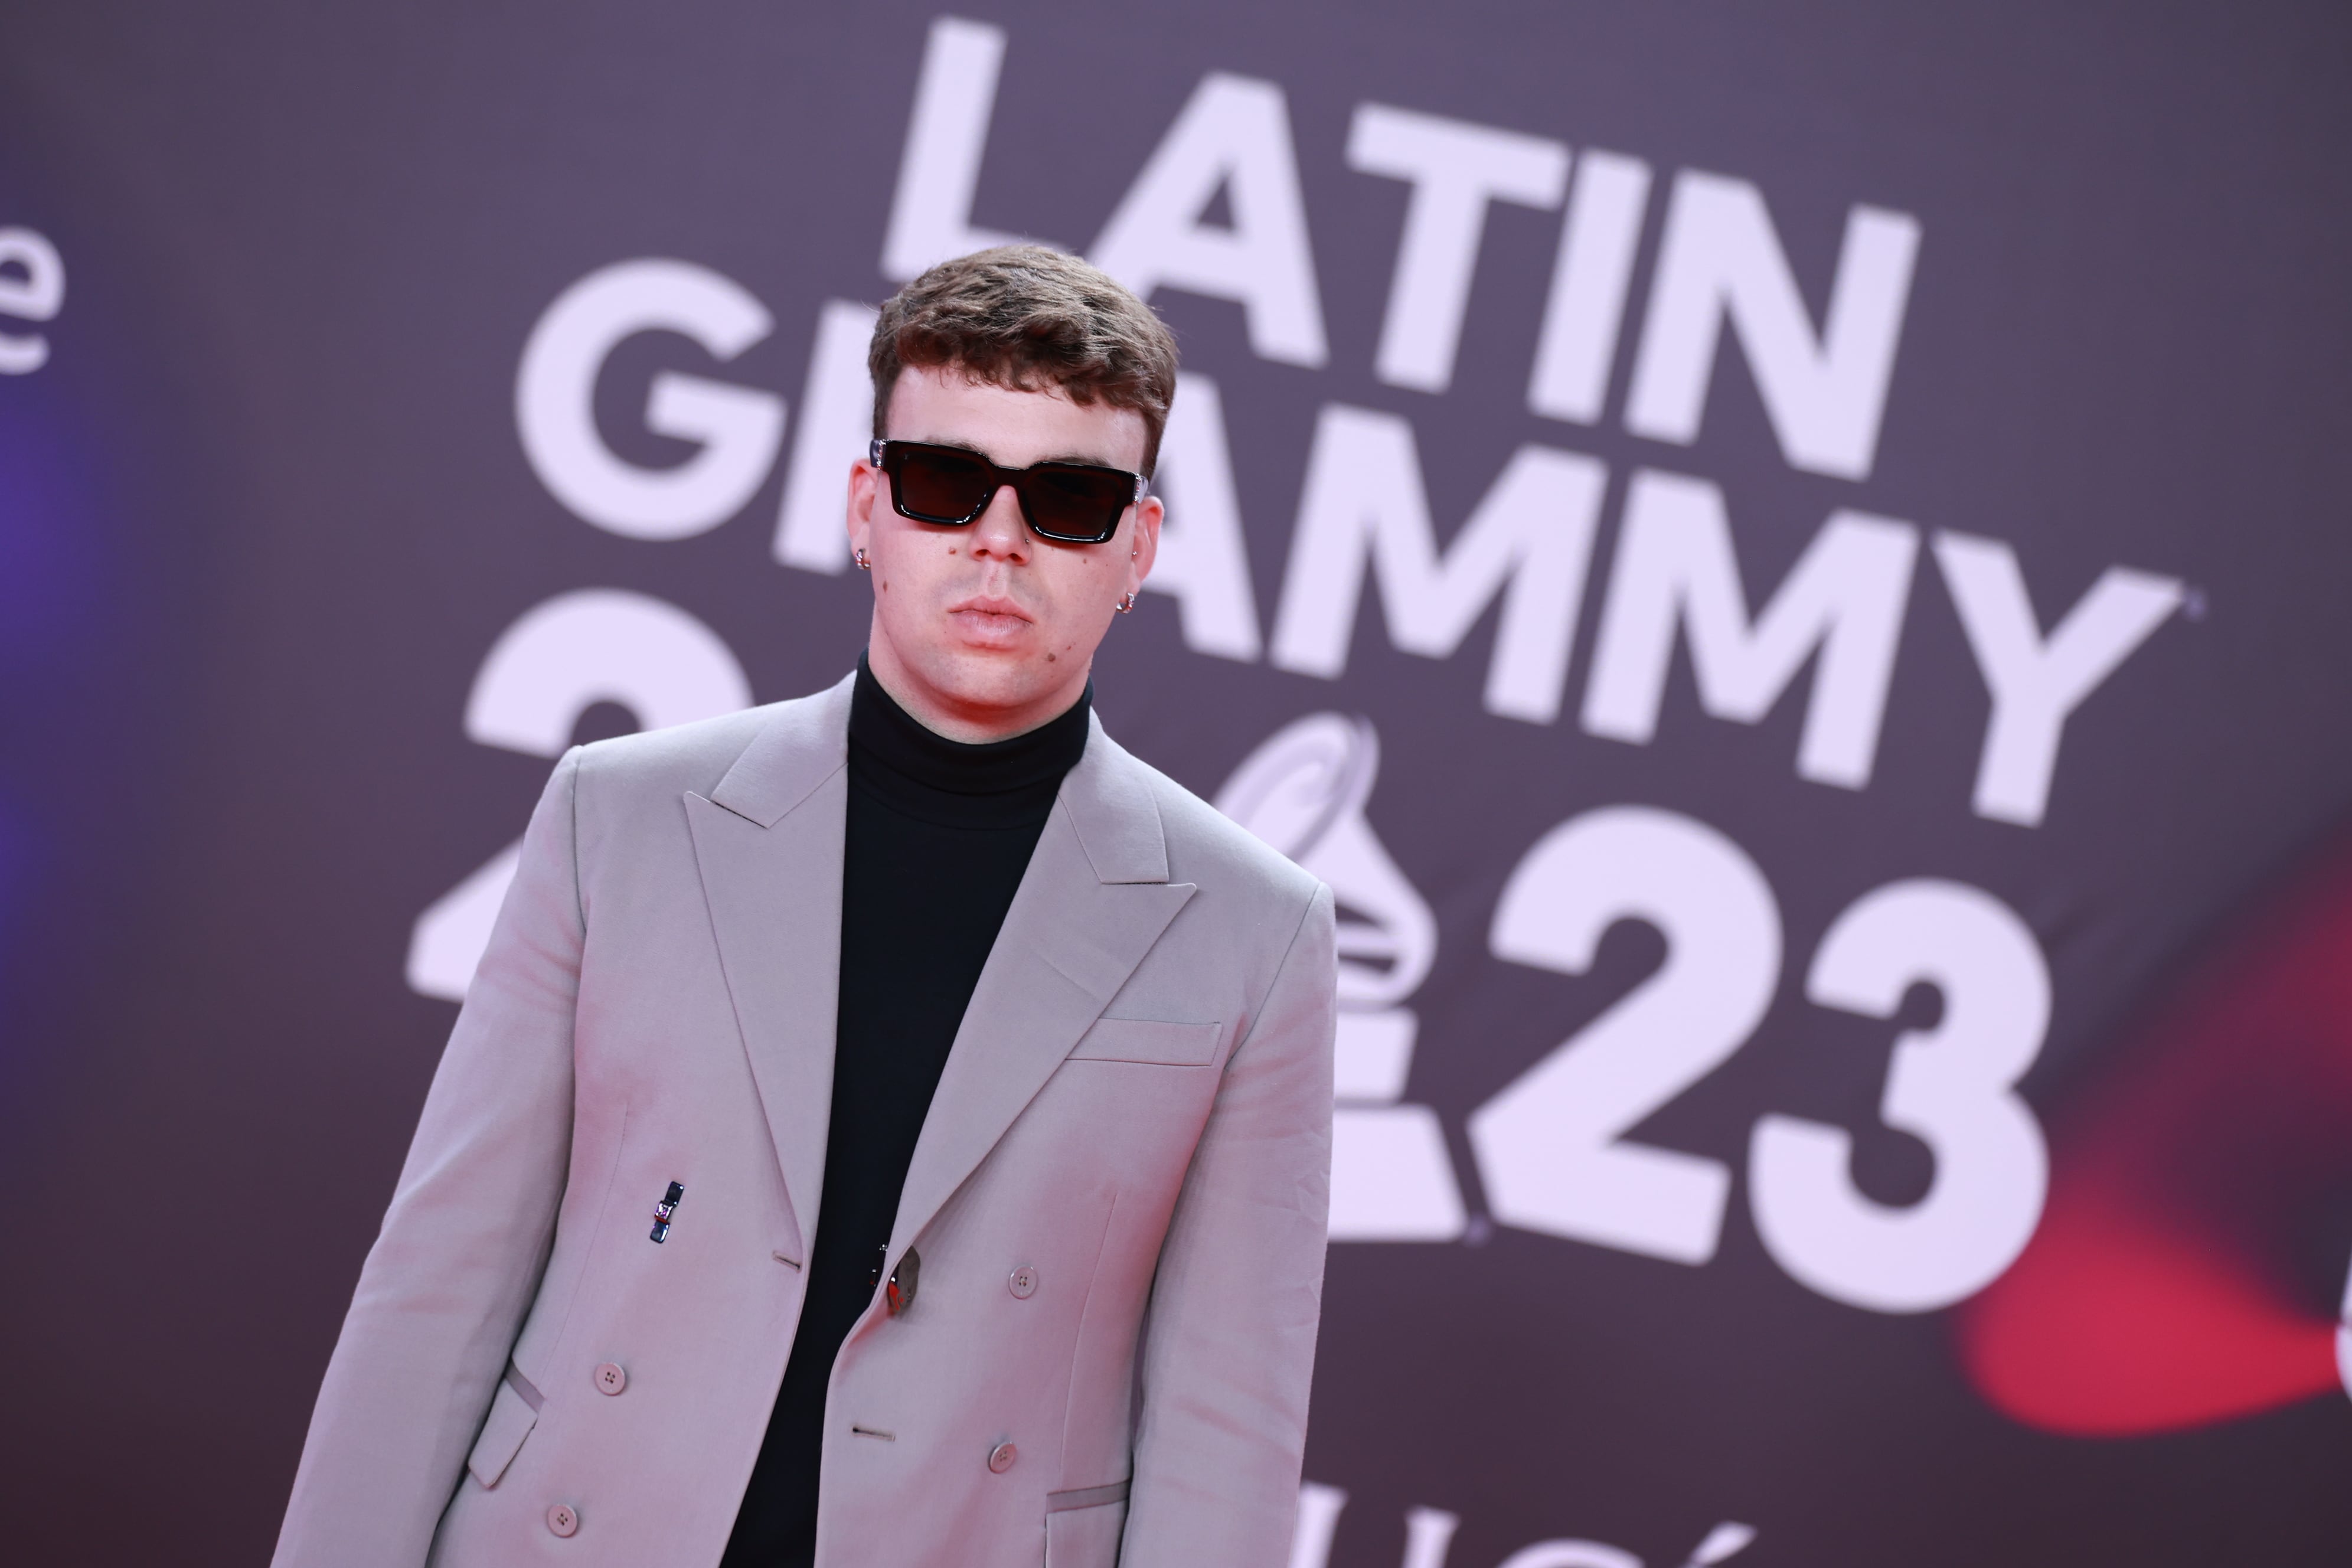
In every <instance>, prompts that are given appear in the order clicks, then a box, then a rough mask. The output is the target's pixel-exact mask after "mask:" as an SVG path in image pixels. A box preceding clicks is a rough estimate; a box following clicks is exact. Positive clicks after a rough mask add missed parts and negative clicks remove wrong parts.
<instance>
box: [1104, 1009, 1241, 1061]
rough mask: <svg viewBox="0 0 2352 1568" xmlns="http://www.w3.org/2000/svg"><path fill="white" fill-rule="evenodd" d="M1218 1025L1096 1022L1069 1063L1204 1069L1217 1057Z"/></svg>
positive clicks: (1139, 1020) (1118, 1020)
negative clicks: (1114, 1063) (1106, 1063)
mask: <svg viewBox="0 0 2352 1568" xmlns="http://www.w3.org/2000/svg"><path fill="white" fill-rule="evenodd" d="M1223 1027H1224V1026H1223V1025H1222V1024H1163V1023H1160V1022H1159V1021H1157V1020H1155V1019H1150V1018H1097V1019H1096V1020H1095V1026H1094V1027H1093V1028H1091V1029H1088V1030H1087V1032H1086V1034H1085V1035H1083V1036H1082V1037H1080V1038H1079V1040H1078V1046H1077V1049H1076V1050H1074V1051H1072V1052H1071V1053H1070V1059H1071V1060H1072V1061H1092V1062H1154V1063H1157V1064H1159V1065H1160V1066H1161V1067H1180V1068H1197V1067H1206V1066H1208V1065H1209V1061H1210V1059H1211V1058H1213V1057H1214V1056H1215V1055H1216V1054H1217V1036H1218V1034H1219V1033H1220V1032H1221V1031H1222V1030H1223Z"/></svg>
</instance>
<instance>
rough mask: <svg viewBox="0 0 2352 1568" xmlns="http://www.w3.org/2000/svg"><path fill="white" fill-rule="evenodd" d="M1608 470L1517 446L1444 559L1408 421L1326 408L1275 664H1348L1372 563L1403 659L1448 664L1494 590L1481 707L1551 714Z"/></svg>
mask: <svg viewBox="0 0 2352 1568" xmlns="http://www.w3.org/2000/svg"><path fill="white" fill-rule="evenodd" d="M1607 476H1608V470H1607V469H1606V468H1603V467H1602V466H1601V463H1600V462H1598V461H1597V460H1595V459H1594V458H1585V457H1580V456H1577V455H1576V454H1574V453H1570V452H1555V451H1552V450H1550V449H1549V447H1534V446H1528V447H1520V448H1519V449H1518V451H1517V453H1515V454H1513V456H1512V458H1511V460H1510V463H1509V465H1508V466H1507V467H1506V468H1504V469H1503V472H1502V475H1501V477H1499V478H1498V479H1496V481H1495V483H1494V487H1493V488H1492V489H1489V490H1488V491H1487V492H1486V499H1485V500H1482V501H1480V502H1479V503H1478V510H1476V511H1475V512H1473V513H1472V514H1471V517H1470V521H1468V522H1467V523H1465V524H1464V525H1463V528H1462V531H1461V533H1460V534H1459V535H1458V536H1457V537H1456V538H1455V539H1454V543H1453V545H1452V547H1451V548H1450V549H1448V550H1447V551H1446V552H1444V556H1443V557H1442V558H1441V556H1440V555H1439V553H1438V548H1437V542H1436V540H1435V538H1434V537H1433V534H1432V532H1431V530H1430V521H1429V501H1428V499H1427V496H1426V494H1425V492H1424V491H1423V488H1422V482H1421V458H1420V456H1419V454H1418V453H1417V452H1416V451H1415V450H1414V447H1413V437H1412V426H1410V425H1407V424H1406V423H1405V422H1404V421H1403V420H1402V419H1400V418H1398V417H1397V416H1395V415H1393V414H1375V413H1372V412H1371V411H1370V410H1368V409H1361V408H1348V407H1343V406H1339V405H1332V406H1331V407H1328V408H1326V409H1325V410H1324V411H1323V417H1322V420H1321V423H1320V424H1319V426H1318V428H1317V430H1316V435H1315V450H1314V452H1313V453H1312V455H1311V456H1309V457H1308V458H1307V485H1306V491H1305V494H1304V495H1303V496H1302V497H1301V499H1300V501H1299V506H1298V527H1297V531H1296V532H1295V533H1294V534H1293V536H1292V539H1291V544H1290V567H1289V570H1288V572H1287V573H1286V575H1285V576H1284V578H1283V584H1282V608H1281V611H1280V614H1279V615H1278V616H1277V617H1276V626H1275V634H1274V662H1275V663H1276V664H1277V665H1279V666H1280V667H1281V668H1285V669H1295V670H1298V671H1300V672H1301V673H1303V674H1307V675H1319V676H1323V677H1325V678H1326V679H1334V678H1337V677H1338V676H1339V673H1340V671H1342V670H1343V669H1345V668H1347V665H1348V642H1349V637H1350V635H1351V634H1352V633H1353V632H1354V630H1355V625H1356V605H1357V601H1358V599H1359V598H1360V595H1361V594H1362V592H1363V584H1364V568H1365V564H1366V562H1367V558H1369V560H1370V564H1371V566H1372V568H1373V570H1374V571H1375V572H1376V573H1377V574H1378V575H1379V578H1380V584H1381V604H1382V606H1383V607H1384V609H1385V610H1386V612H1387V616H1388V626H1389V638H1390V640H1391V642H1393V643H1394V644H1395V645H1396V646H1397V647H1400V648H1402V649H1403V650H1405V651H1406V652H1407V653H1417V654H1421V655H1423V656H1424V657H1426V658H1445V657H1446V656H1447V655H1449V654H1451V653H1452V652H1453V651H1454V649H1455V648H1457V647H1460V646H1461V645H1462V639H1463V638H1464V637H1466V636H1467V635H1469V631H1470V628H1471V627H1472V626H1474V625H1475V624H1476V623H1477V620H1478V617H1479V616H1481V615H1483V614H1484V613H1485V612H1486V606H1487V605H1488V604H1489V603H1490V602H1492V601H1493V599H1494V597H1495V596H1496V595H1497V594H1503V595H1504V598H1503V616H1502V625H1501V626H1500V627H1499V628H1498V629H1497V630H1496V634H1495V657H1494V661H1493V663H1492V664H1490V665H1489V666H1488V667H1487V671H1486V710H1487V711H1489V712H1492V713H1499V714H1503V715H1505V716H1507V717H1508V718H1513V719H1525V720H1527V721H1529V722H1530V723H1537V724H1542V723H1549V721H1552V720H1553V719H1555V718H1557V717H1559V700H1560V688H1561V687H1562V685H1563V684H1564V683H1565V681H1566V679H1567V676H1568V651H1569V643H1570V639H1571V638H1572V637H1573V636H1574V634H1575V631H1576V610H1577V602H1578V600H1579V599H1580V597H1581V596H1582V595H1583V591H1584V570H1585V565H1586V563H1587V561H1588V560H1589V558H1590V557H1591V552H1592V531H1593V522H1594V519H1595V516H1596V514H1597V513H1598V512H1599V510H1600V509H1601V489H1602V487H1603V484H1604V482H1605V481H1606V479H1607ZM1506 584H1508V591H1507V593H1506V592H1505V585H1506Z"/></svg>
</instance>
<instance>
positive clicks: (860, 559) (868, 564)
mask: <svg viewBox="0 0 2352 1568" xmlns="http://www.w3.org/2000/svg"><path fill="white" fill-rule="evenodd" d="M849 558H850V559H851V560H852V561H855V562H856V563H857V569H858V570H859V571H860V572H871V571H873V570H874V559H873V557H871V556H869V555H867V554H866V552H865V551H864V550H863V549H858V550H853V551H851V552H849Z"/></svg>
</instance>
